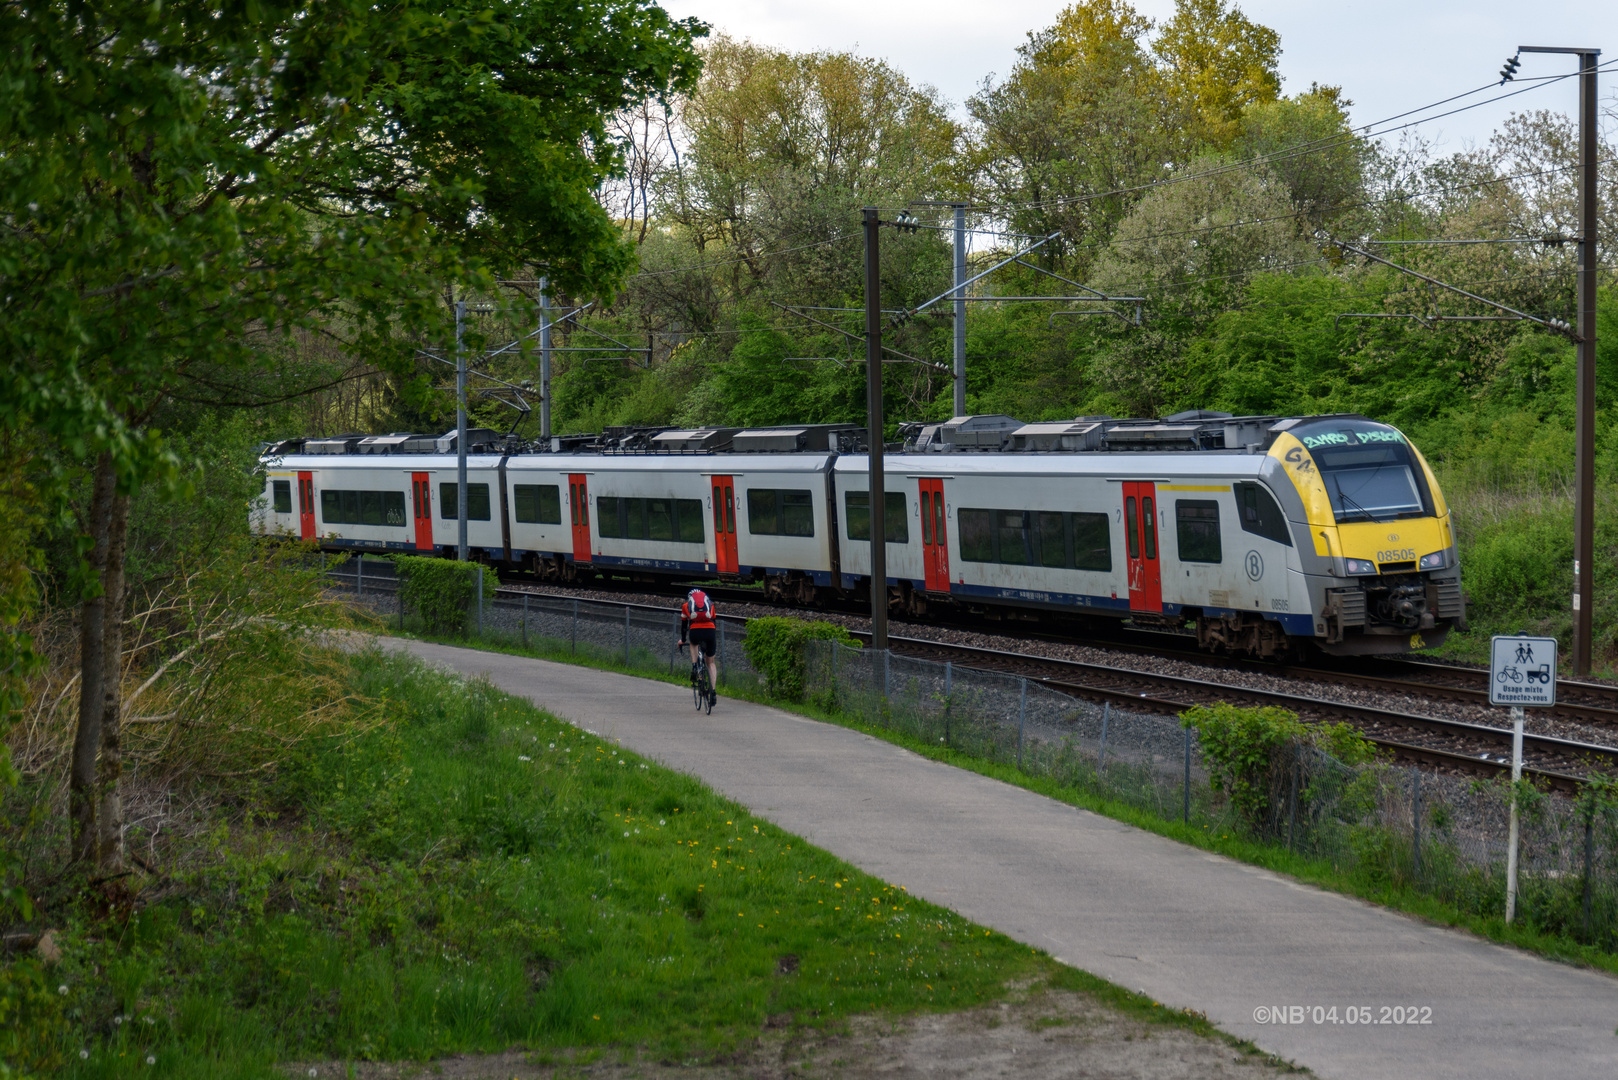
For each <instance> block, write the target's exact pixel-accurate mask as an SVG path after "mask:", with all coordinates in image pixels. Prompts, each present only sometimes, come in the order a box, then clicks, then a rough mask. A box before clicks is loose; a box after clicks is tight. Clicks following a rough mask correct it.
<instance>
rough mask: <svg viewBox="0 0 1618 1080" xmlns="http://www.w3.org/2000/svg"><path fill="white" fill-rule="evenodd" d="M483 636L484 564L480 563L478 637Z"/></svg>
mask: <svg viewBox="0 0 1618 1080" xmlns="http://www.w3.org/2000/svg"><path fill="white" fill-rule="evenodd" d="M482 636H483V564H482V563H478V637H482Z"/></svg>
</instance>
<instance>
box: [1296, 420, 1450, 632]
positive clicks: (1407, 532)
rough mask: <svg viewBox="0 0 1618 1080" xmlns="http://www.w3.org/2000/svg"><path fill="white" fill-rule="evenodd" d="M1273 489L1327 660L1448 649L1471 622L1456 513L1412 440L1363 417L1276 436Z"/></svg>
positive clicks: (1306, 423) (1299, 426)
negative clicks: (1451, 637)
mask: <svg viewBox="0 0 1618 1080" xmlns="http://www.w3.org/2000/svg"><path fill="white" fill-rule="evenodd" d="M1275 430H1276V432H1277V434H1276V437H1275V440H1274V442H1273V443H1272V444H1271V447H1270V450H1269V457H1270V459H1271V461H1272V462H1274V465H1267V467H1266V473H1268V474H1271V475H1270V486H1271V488H1272V489H1273V490H1275V491H1276V493H1277V494H1278V495H1280V496H1281V497H1282V500H1283V502H1284V503H1285V504H1286V505H1285V510H1286V513H1287V517H1288V518H1289V519H1291V521H1292V523H1293V531H1294V534H1295V536H1296V539H1297V541H1298V554H1299V556H1300V563H1301V568H1302V572H1303V574H1304V577H1305V580H1306V582H1307V587H1308V592H1309V599H1310V610H1312V611H1313V612H1314V618H1315V627H1314V631H1315V634H1314V642H1315V644H1316V645H1318V646H1319V647H1320V648H1321V649H1322V650H1324V651H1325V652H1328V653H1335V654H1340V655H1359V654H1376V653H1401V652H1407V651H1410V650H1413V649H1423V648H1429V647H1432V646H1434V645H1437V644H1439V643H1440V642H1441V641H1443V639H1444V637H1445V636H1446V635H1447V634H1448V633H1449V631H1450V629H1451V628H1452V627H1461V628H1464V627H1465V625H1466V623H1465V619H1466V611H1465V605H1464V596H1463V594H1462V591H1461V574H1460V565H1459V563H1458V561H1457V559H1456V552H1455V535H1454V530H1453V528H1452V524H1451V520H1450V512H1449V507H1448V505H1447V504H1446V503H1445V502H1444V496H1443V493H1442V491H1440V490H1439V486H1438V481H1437V479H1436V478H1435V477H1434V476H1433V472H1432V469H1431V468H1430V467H1429V466H1428V464H1427V461H1426V459H1425V458H1424V457H1422V455H1421V452H1420V451H1418V450H1417V449H1416V448H1415V447H1414V446H1412V445H1411V444H1410V442H1409V440H1407V439H1406V438H1405V437H1404V435H1403V433H1401V432H1399V431H1398V430H1396V429H1394V428H1392V427H1389V426H1387V425H1386V424H1379V423H1376V422H1374V421H1371V420H1368V419H1366V418H1365V417H1363V416H1329V417H1310V418H1308V419H1304V420H1294V421H1283V422H1282V423H1281V424H1278V425H1276V429H1275Z"/></svg>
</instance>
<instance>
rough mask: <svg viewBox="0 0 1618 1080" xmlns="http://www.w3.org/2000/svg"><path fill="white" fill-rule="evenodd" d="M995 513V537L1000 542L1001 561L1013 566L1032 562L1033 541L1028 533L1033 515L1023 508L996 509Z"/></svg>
mask: <svg viewBox="0 0 1618 1080" xmlns="http://www.w3.org/2000/svg"><path fill="white" fill-rule="evenodd" d="M994 515H995V518H996V521H995V534H996V536H995V539H997V540H998V541H999V543H1000V552H999V554H1000V558H999V561H1000V562H1003V563H1008V564H1010V565H1012V566H1027V565H1029V564H1030V563H1032V562H1033V561H1034V553H1033V551H1032V550H1031V549H1032V547H1033V543H1032V539H1031V537H1030V536H1029V535H1028V519H1029V517H1031V516H1032V515H1030V514H1027V513H1024V512H1023V511H1021V510H996V511H995V512H994Z"/></svg>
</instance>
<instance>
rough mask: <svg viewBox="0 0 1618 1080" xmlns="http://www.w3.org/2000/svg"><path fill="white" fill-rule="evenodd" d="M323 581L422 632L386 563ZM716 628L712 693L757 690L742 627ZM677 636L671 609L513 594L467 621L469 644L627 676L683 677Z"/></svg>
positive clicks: (344, 569)
mask: <svg viewBox="0 0 1618 1080" xmlns="http://www.w3.org/2000/svg"><path fill="white" fill-rule="evenodd" d="M488 572H489V573H493V571H488ZM328 576H329V577H330V578H331V580H332V583H333V584H334V585H335V586H336V587H338V588H342V589H346V590H352V591H353V594H354V596H355V598H356V599H357V600H360V601H361V602H363V603H364V604H365V606H366V607H368V608H370V609H371V610H372V611H374V612H375V613H376V614H377V615H378V616H380V617H382V618H383V619H384V620H385V621H386V622H387V623H388V624H389V625H392V626H395V627H397V628H399V629H402V630H409V631H413V632H420V631H421V630H422V629H423V627H422V624H421V620H420V619H419V618H418V617H417V616H416V615H415V613H413V612H412V611H410V610H409V609H408V606H407V607H406V608H405V609H403V610H401V607H400V604H399V599H398V578H397V577H396V576H395V575H394V572H393V564H392V563H391V562H388V561H385V560H379V559H369V560H367V559H359V558H355V559H349V560H348V561H346V562H345V563H343V564H342V565H341V566H336V567H334V568H333V569H332V570H330V571H328ZM477 591H478V592H481V590H477ZM715 622H716V629H717V634H716V636H717V638H718V646H719V649H718V659H719V688H720V689H722V690H723V689H726V688H732V689H743V690H757V689H759V688H760V687H761V686H762V684H763V679H762V677H761V676H760V675H759V673H758V672H756V671H754V670H753V667H752V665H751V664H749V663H748V662H747V654H746V652H745V651H744V648H743V642H744V641H745V640H746V638H747V624H746V620H744V619H733V618H726V617H723V616H721V617H720V618H718V619H717V620H715ZM679 636H680V615H679V611H678V610H677V609H676V608H674V607H668V608H660V607H655V606H651V605H647V604H628V603H623V604H615V603H610V602H601V601H594V600H580V599H577V598H575V597H569V596H556V595H553V594H548V593H530V592H524V591H522V590H516V589H498V590H496V592H495V595H494V597H493V598H492V599H487V598H486V599H482V600H481V601H480V600H478V599H477V598H474V600H473V602H472V605H471V609H470V610H469V611H468V612H467V617H466V637H467V640H468V641H469V642H475V641H484V642H500V643H503V644H506V645H516V646H522V647H524V648H526V649H528V650H530V651H532V652H534V653H536V654H537V655H540V656H558V657H562V656H567V657H582V658H585V659H588V660H590V661H592V662H594V663H603V664H610V665H612V666H614V667H617V668H621V669H623V670H626V671H642V672H656V673H661V674H673V673H676V672H683V671H688V670H689V669H690V666H691V657H690V654H689V652H688V651H687V650H684V649H679V648H677V645H676V643H677V642H678V640H679Z"/></svg>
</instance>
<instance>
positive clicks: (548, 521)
mask: <svg viewBox="0 0 1618 1080" xmlns="http://www.w3.org/2000/svg"><path fill="white" fill-rule="evenodd" d="M511 493H512V496H513V497H514V501H515V502H516V506H515V507H514V508H513V509H514V512H515V514H516V518H517V521H518V522H520V523H521V524H524V525H560V524H561V523H562V492H561V489H560V488H558V487H557V486H556V485H555V484H513V485H512V487H511Z"/></svg>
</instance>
